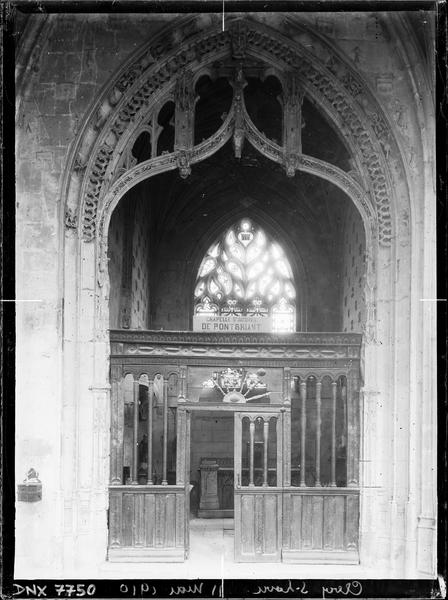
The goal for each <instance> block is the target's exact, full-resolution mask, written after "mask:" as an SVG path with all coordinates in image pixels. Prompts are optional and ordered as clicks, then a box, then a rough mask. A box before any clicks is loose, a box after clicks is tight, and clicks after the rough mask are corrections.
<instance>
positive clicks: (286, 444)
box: [282, 408, 291, 487]
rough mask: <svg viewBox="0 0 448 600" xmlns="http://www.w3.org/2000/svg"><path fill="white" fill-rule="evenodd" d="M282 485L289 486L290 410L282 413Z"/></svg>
mask: <svg viewBox="0 0 448 600" xmlns="http://www.w3.org/2000/svg"><path fill="white" fill-rule="evenodd" d="M282 437H283V452H282V456H283V485H284V486H285V487H288V486H290V485H291V409H290V408H287V409H286V410H285V411H284V412H283V436H282Z"/></svg>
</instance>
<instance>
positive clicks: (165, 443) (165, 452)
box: [162, 380, 168, 485]
mask: <svg viewBox="0 0 448 600" xmlns="http://www.w3.org/2000/svg"><path fill="white" fill-rule="evenodd" d="M167 459H168V382H167V381H166V380H164V382H163V450H162V485H168V479H167Z"/></svg>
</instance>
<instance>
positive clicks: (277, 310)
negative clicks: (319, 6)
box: [194, 219, 296, 333]
mask: <svg viewBox="0 0 448 600" xmlns="http://www.w3.org/2000/svg"><path fill="white" fill-rule="evenodd" d="M205 294H207V295H205ZM194 296H195V314H196V315H202V316H207V315H223V316H224V315H225V316H229V315H235V316H248V317H249V316H250V317H254V316H255V317H272V327H273V331H275V332H277V333H284V332H289V331H294V330H295V300H294V299H295V296H296V290H295V286H294V281H293V275H292V269H291V266H290V264H289V262H288V259H287V257H286V255H285V253H284V251H283V249H282V247H281V246H280V244H278V243H277V242H274V241H273V240H272V239H269V237H268V236H267V235H266V233H265V232H264V231H262V230H261V229H260V228H259V227H258V226H256V225H255V224H254V223H252V221H250V220H249V219H243V220H241V221H240V222H239V223H237V224H236V225H234V226H233V227H231V228H230V229H228V230H227V231H226V232H225V233H224V235H223V236H222V238H221V239H220V240H218V241H217V242H215V243H214V244H213V245H212V246H211V247H210V248H209V250H208V252H207V254H206V255H205V257H204V259H203V261H202V263H201V265H200V268H199V272H198V278H197V281H196V286H195V291H194Z"/></svg>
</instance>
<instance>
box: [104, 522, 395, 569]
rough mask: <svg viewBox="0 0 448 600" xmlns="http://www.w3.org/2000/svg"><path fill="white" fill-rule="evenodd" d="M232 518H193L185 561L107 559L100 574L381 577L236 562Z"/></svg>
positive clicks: (350, 567)
mask: <svg viewBox="0 0 448 600" xmlns="http://www.w3.org/2000/svg"><path fill="white" fill-rule="evenodd" d="M233 547H234V533H233V519H191V521H190V556H189V558H188V560H187V561H185V562H184V563H176V564H173V563H169V564H168V563H157V564H154V563H153V564H149V563H148V564H145V565H142V564H134V563H127V564H124V563H123V564H120V563H107V564H105V565H104V566H103V567H102V569H101V572H100V573H99V575H98V576H99V577H100V578H103V577H104V578H111V579H115V578H117V579H118V578H125V577H126V578H135V579H138V578H152V579H174V578H176V579H183V578H186V579H195V578H207V579H215V578H222V579H252V578H253V579H270V578H272V579H289V578H290V579H302V578H303V579H305V578H307V579H312V578H322V577H325V578H326V579H328V578H341V579H346V578H347V579H348V578H359V579H360V578H378V577H384V576H385V575H384V574H383V575H382V574H374V573H373V572H372V571H370V570H367V569H362V568H361V567H360V566H358V565H347V566H344V565H325V566H322V565H292V564H282V563H235V562H234V549H233Z"/></svg>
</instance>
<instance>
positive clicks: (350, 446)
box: [347, 368, 359, 487]
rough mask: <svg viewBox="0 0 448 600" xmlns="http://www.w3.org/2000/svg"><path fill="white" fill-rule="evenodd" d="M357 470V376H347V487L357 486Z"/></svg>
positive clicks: (350, 373) (352, 370) (353, 371)
mask: <svg viewBox="0 0 448 600" xmlns="http://www.w3.org/2000/svg"><path fill="white" fill-rule="evenodd" d="M358 470H359V374H358V372H357V370H356V369H353V368H351V369H350V371H349V372H348V374H347V486H348V487H357V486H358V481H359V479H358Z"/></svg>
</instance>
